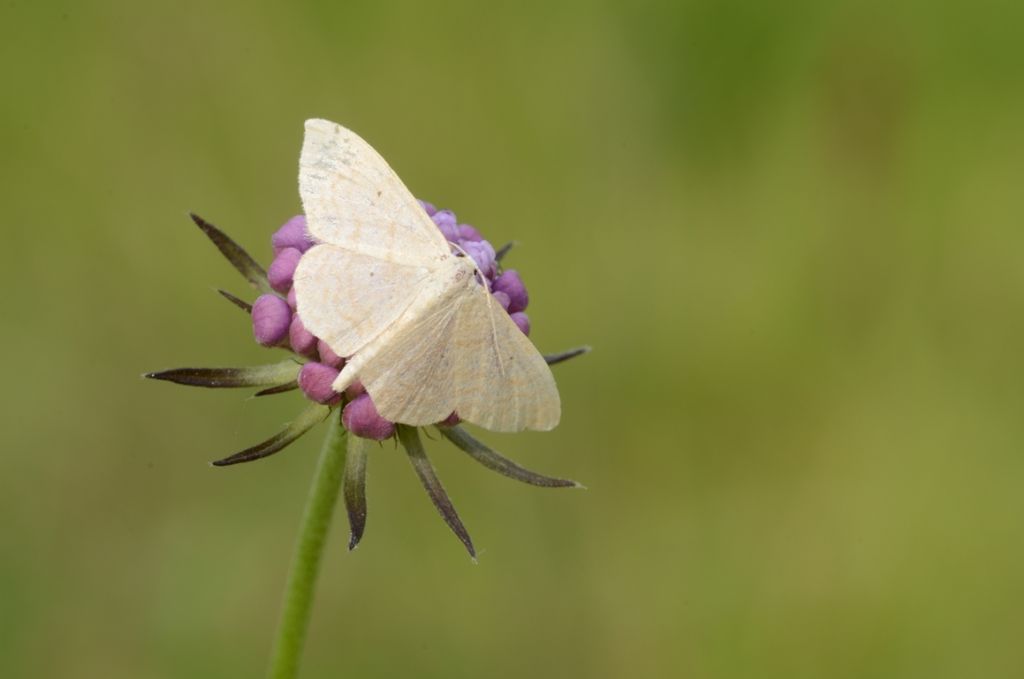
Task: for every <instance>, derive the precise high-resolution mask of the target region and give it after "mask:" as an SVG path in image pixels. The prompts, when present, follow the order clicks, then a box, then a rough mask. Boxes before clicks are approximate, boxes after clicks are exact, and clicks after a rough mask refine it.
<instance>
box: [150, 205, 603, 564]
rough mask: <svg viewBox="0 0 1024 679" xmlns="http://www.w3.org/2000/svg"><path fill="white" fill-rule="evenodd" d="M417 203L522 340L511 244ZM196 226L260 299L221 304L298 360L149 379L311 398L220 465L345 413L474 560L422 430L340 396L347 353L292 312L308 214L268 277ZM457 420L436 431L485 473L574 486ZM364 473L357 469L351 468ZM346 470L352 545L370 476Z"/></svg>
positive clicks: (261, 452)
mask: <svg viewBox="0 0 1024 679" xmlns="http://www.w3.org/2000/svg"><path fill="white" fill-rule="evenodd" d="M420 205H421V206H422V207H423V209H424V211H425V212H426V213H427V214H428V215H430V216H431V218H432V220H433V221H434V223H435V224H436V225H437V227H438V229H439V230H440V232H441V233H442V234H443V235H444V237H445V239H446V240H448V241H449V242H450V243H451V244H452V254H453V255H457V256H461V255H462V253H464V254H465V255H466V256H468V257H471V258H472V259H473V261H474V262H475V263H476V265H477V267H479V269H480V272H481V273H482V274H483V276H484V277H485V278H486V281H482V282H483V283H484V285H485V289H487V290H489V291H490V292H491V294H492V295H493V297H494V302H495V303H496V304H497V305H499V306H500V307H501V308H502V309H504V310H505V311H506V312H508V314H509V317H510V319H511V321H512V322H513V323H515V324H516V326H517V327H518V328H519V329H520V330H521V331H522V332H523V333H524V334H527V335H529V333H530V319H529V318H528V317H527V315H526V313H524V310H525V309H526V307H527V304H528V302H529V297H528V295H527V293H526V287H525V286H524V285H523V282H522V279H521V278H520V277H519V274H518V273H517V272H516V271H514V270H511V269H509V270H504V271H503V270H502V268H501V261H500V260H501V258H502V257H503V256H504V254H505V253H506V252H507V251H508V249H509V247H510V246H505V247H503V248H502V249H501V251H500V252H498V253H496V252H495V249H494V247H493V246H492V244H491V243H490V242H488V241H487V240H486V239H485V238H484V237H483V236H482V235H481V233H480V232H479V231H478V230H477V229H476V228H474V227H472V226H470V225H468V224H458V223H457V221H456V217H455V213H454V212H452V211H451V210H438V209H437V208H436V207H434V205H432V204H430V203H427V202H425V201H420ZM193 221H195V223H196V224H197V225H198V226H199V227H200V228H201V229H202V230H203V231H204V233H206V235H207V236H208V237H209V238H210V239H211V240H212V241H213V242H214V244H216V245H217V247H218V248H219V249H220V251H221V252H222V253H223V254H224V255H225V257H227V259H228V260H229V261H230V262H231V263H232V264H233V265H234V267H235V268H236V269H237V270H238V271H239V272H240V273H242V274H243V275H244V276H245V277H246V279H247V280H248V281H249V283H250V284H252V285H253V286H254V287H256V288H257V289H258V290H260V291H261V292H262V293H263V294H261V295H260V296H259V297H257V299H256V300H255V301H254V302H253V303H252V304H251V305H250V304H248V303H247V302H246V301H244V300H243V299H240V298H238V297H235V296H234V295H232V294H230V293H227V292H225V291H221V293H222V294H223V296H224V297H225V298H227V299H228V300H229V301H231V302H232V303H234V304H235V305H236V306H238V307H240V308H242V309H244V310H246V311H247V312H249V313H250V314H251V321H252V329H253V336H254V337H255V339H256V341H257V342H258V343H259V344H261V345H263V346H266V347H275V348H277V349H282V350H285V351H289V350H290V351H291V352H292V355H291V357H289V358H287V359H285V360H283V361H280V362H278V363H274V364H271V365H265V366H258V367H254V368H179V369H175V370H168V371H163V372H159V373H150V374H148V375H147V377H152V378H156V379H162V380H168V381H173V382H178V383H180V384H190V385H197V386H205V387H254V388H258V389H260V391H258V392H257V396H264V395H270V394H277V393H283V392H286V391H290V390H293V389H295V388H296V387H297V388H298V391H299V392H300V393H301V394H302V395H303V396H304V398H305V399H306V400H307V404H306V408H305V410H303V411H302V412H301V413H300V414H299V416H298V417H297V418H296V419H295V420H294V421H293V422H292V423H290V424H289V425H288V426H287V427H286V428H285V429H284V431H281V432H279V433H278V434H276V435H274V436H272V437H271V438H269V439H267V440H265V441H263V442H262V443H259V444H257V445H255V446H252V447H250V448H247V449H245V450H243V451H241V452H238V453H236V454H234V455H231V456H229V457H226V458H224V459H221V460H218V461H216V462H215V463H214V464H215V465H218V466H225V465H232V464H236V463H239V462H248V461H250V460H256V459H260V458H263V457H266V456H268V455H272V454H274V453H276V452H278V451H280V450H282V449H283V448H284V447H285V446H287V445H288V444H290V443H291V442H292V441H294V440H296V439H297V438H298V437H299V436H301V435H303V434H304V433H305V432H306V431H308V430H309V429H311V428H312V427H314V426H315V425H317V424H318V423H320V422H322V421H323V420H324V419H325V418H327V417H329V416H330V415H331V414H334V416H335V417H337V416H338V415H339V410H340V425H341V426H344V427H345V428H346V429H347V430H348V431H349V433H350V434H351V436H350V437H349V439H348V440H349V442H350V446H351V445H352V444H351V442H353V441H358V440H359V439H360V438H364V439H373V440H377V441H381V440H384V439H388V438H391V437H393V436H396V435H397V438H398V439H399V440H400V442H401V444H402V446H403V447H404V448H405V450H406V452H407V453H408V455H409V458H410V460H412V461H413V465H414V467H415V469H416V471H417V474H418V475H419V477H420V480H421V482H422V483H423V485H424V487H425V488H426V489H427V492H428V494H429V495H430V497H431V499H432V500H433V502H434V504H435V506H436V507H437V508H438V509H439V510H440V511H441V513H442V516H443V517H444V519H445V521H446V522H447V523H448V525H449V527H451V528H452V530H453V531H454V532H455V533H456V534H457V535H458V537H459V539H460V540H462V542H463V544H464V545H465V546H466V548H467V549H468V550H469V552H470V554H473V553H474V552H473V545H472V542H471V541H470V539H469V534H468V533H467V532H466V530H465V527H464V526H462V523H461V522H460V520H459V518H458V515H457V514H456V513H455V510H454V508H453V507H452V506H451V501H450V500H449V499H448V497H447V495H446V494H445V491H444V488H443V487H441V485H440V482H439V481H438V479H437V477H436V475H435V472H434V470H433V467H432V466H431V465H430V462H429V461H428V460H427V458H426V454H425V452H424V451H423V447H422V444H421V443H420V440H419V435H418V433H417V429H416V428H415V427H412V426H409V425H406V424H396V423H395V422H390V421H388V420H386V419H384V418H383V417H382V416H381V414H380V413H379V412H378V410H377V408H376V406H375V404H374V402H373V399H372V398H371V396H370V394H368V393H367V392H366V389H365V388H364V387H363V385H362V383H361V382H360V381H359V380H358V379H356V380H355V381H353V382H352V383H351V384H350V385H349V386H348V387H347V388H346V389H345V391H344V393H340V394H339V393H337V392H335V391H334V388H333V384H334V383H335V381H336V380H337V378H338V376H339V375H340V372H341V369H342V368H343V367H344V366H345V364H346V360H345V357H342V356H338V355H337V354H336V353H335V352H334V351H333V350H332V349H331V347H330V346H329V345H328V344H327V343H326V342H325V341H323V339H321V338H319V337H316V336H315V335H314V334H313V333H312V332H310V330H309V329H308V328H306V326H305V324H304V323H303V321H302V318H301V316H300V314H299V313H298V312H297V311H296V299H295V289H294V274H295V271H296V268H297V267H298V265H299V262H300V261H301V258H302V257H303V256H304V253H305V252H306V251H307V250H309V249H310V248H311V247H312V246H313V242H312V241H311V239H310V237H309V235H308V232H307V230H306V219H305V217H304V216H302V215H299V216H296V217H294V218H292V219H290V220H288V222H286V223H285V224H284V225H283V226H281V228H279V229H278V230H277V231H276V232H275V233H274V234H273V236H272V239H271V240H272V244H273V250H274V259H273V261H272V263H271V265H270V267H269V270H267V271H264V270H263V269H262V267H260V265H259V264H258V263H257V262H256V261H255V260H254V259H252V257H250V256H249V255H248V253H246V252H245V251H244V250H243V249H242V248H241V247H239V246H238V245H237V244H236V243H235V242H234V241H232V240H231V239H230V238H228V236H227V235H226V234H224V233H222V232H221V231H220V230H219V229H217V228H216V227H215V226H213V225H212V224H209V223H208V222H206V221H205V220H203V219H201V218H199V217H197V216H195V215H193ZM275 293H276V294H275ZM452 350H453V351H457V350H458V348H457V347H453V349H452ZM584 351H585V349H580V350H574V351H570V352H566V353H563V354H560V355H554V356H548V357H545V358H546V359H547V361H548V362H549V363H556V362H560V361H563V360H566V359H567V358H571V357H573V356H576V355H579V354H580V353H583V352H584ZM460 422H461V418H460V417H459V415H458V414H457V413H455V412H453V413H451V414H450V415H449V416H448V417H446V418H445V419H444V420H442V421H441V422H438V423H437V424H436V428H437V430H438V431H439V432H440V433H441V435H442V436H443V437H444V438H445V439H447V440H449V441H451V442H452V443H454V444H455V445H456V446H457V447H458V448H460V449H461V450H463V451H465V452H466V453H467V454H469V455H470V456H471V457H473V458H474V459H476V460H477V461H479V462H481V463H482V464H483V465H485V466H486V467H488V468H490V469H492V470H496V471H498V472H500V473H502V474H504V475H506V476H510V477H511V478H514V479H518V480H520V481H524V482H526V483H530V484H534V485H538V486H547V487H559V486H561V487H566V486H576V485H578V484H575V483H574V482H572V481H569V480H566V479H555V478H551V477H547V476H543V475H540V474H537V473H535V472H531V471H529V470H526V469H523V468H522V467H520V466H519V465H517V464H516V463H514V462H512V461H511V460H508V459H507V458H505V457H503V456H501V455H500V454H499V453H497V452H495V451H493V450H491V449H490V448H488V447H487V446H486V445H484V444H483V443H481V442H480V441H477V440H476V439H474V438H473V437H471V436H470V434H469V433H468V432H466V431H465V430H463V429H462V428H461V427H460V426H459V424H460ZM334 426H338V424H335V425H334ZM353 451H355V452H353ZM360 451H365V449H363V448H359V447H358V444H357V445H356V447H354V448H353V447H350V449H349V454H350V455H352V456H354V458H353V459H355V457H358V456H359V455H363V456H364V459H363V461H362V464H363V465H365V452H360ZM358 467H359V465H358V463H357V464H356V466H355V467H353V469H358ZM345 473H346V480H345V484H346V491H345V501H346V504H347V505H348V507H347V508H348V512H349V517H350V521H351V527H352V540H351V542H350V548H351V546H354V545H355V544H356V543H358V541H359V538H360V536H361V535H362V530H363V525H364V523H365V515H366V507H365V489H364V488H363V484H364V483H365V477H364V476H358V477H356V478H353V479H349V478H348V477H347V474H348V473H349V468H348V467H346V471H345ZM350 482H351V487H352V488H354V489H355V490H354V491H353V492H352V493H350V492H349V488H350V486H349V484H350ZM360 503H363V504H360ZM360 516H361V517H362V519H360V518H359V517H360Z"/></svg>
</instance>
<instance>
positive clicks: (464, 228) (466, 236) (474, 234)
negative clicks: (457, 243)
mask: <svg viewBox="0 0 1024 679" xmlns="http://www.w3.org/2000/svg"><path fill="white" fill-rule="evenodd" d="M459 239H460V240H468V241H481V240H483V239H484V237H483V236H481V235H480V232H479V231H477V230H476V229H474V228H473V227H472V226H470V225H469V224H459Z"/></svg>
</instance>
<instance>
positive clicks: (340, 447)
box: [268, 409, 365, 679]
mask: <svg viewBox="0 0 1024 679" xmlns="http://www.w3.org/2000/svg"><path fill="white" fill-rule="evenodd" d="M329 424H330V426H329V428H328V431H327V437H326V438H325V439H324V446H323V449H322V450H321V452H320V461H319V462H318V463H317V468H316V473H315V474H314V476H313V485H312V487H311V488H310V491H309V498H308V499H307V501H306V509H305V512H303V515H302V525H301V526H300V529H299V540H298V544H297V545H296V547H295V555H294V557H293V558H292V566H291V571H290V572H289V573H288V584H287V587H286V589H285V595H284V608H283V610H282V611H281V622H280V624H279V626H278V630H277V639H276V641H275V643H274V653H273V656H272V657H271V661H270V673H269V675H268V676H270V677H271V679H294V677H295V676H297V672H298V668H299V660H300V658H301V656H302V647H303V645H304V643H305V641H306V630H307V629H308V628H309V615H310V609H311V608H312V605H313V590H314V589H315V587H316V578H317V573H318V572H319V570H320V561H321V559H322V557H323V553H324V542H325V539H326V536H327V529H328V527H329V526H330V524H331V518H332V517H333V516H334V506H335V505H336V504H337V501H338V493H339V491H340V490H341V479H342V475H343V473H344V470H345V445H344V444H345V438H346V437H345V429H344V428H343V427H342V426H341V415H340V409H339V411H336V413H335V414H334V416H333V417H332V418H330V420H329ZM348 438H349V445H351V446H357V445H365V441H364V440H363V439H360V438H358V437H356V436H351V437H348Z"/></svg>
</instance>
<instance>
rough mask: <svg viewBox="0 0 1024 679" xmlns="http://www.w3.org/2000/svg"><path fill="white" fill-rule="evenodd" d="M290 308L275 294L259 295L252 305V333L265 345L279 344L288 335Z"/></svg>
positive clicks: (290, 318)
mask: <svg viewBox="0 0 1024 679" xmlns="http://www.w3.org/2000/svg"><path fill="white" fill-rule="evenodd" d="M291 322H292V310H291V308H290V307H289V306H288V302H286V301H284V300H283V299H281V298H280V297H278V296H277V295H260V296H259V297H258V298H256V301H255V302H253V305H252V334H253V336H254V337H255V338H256V341H257V342H259V343H260V344H262V345H263V346H265V347H272V346H275V345H276V344H279V343H280V342H282V341H283V340H284V338H285V337H287V336H288V326H289V325H291Z"/></svg>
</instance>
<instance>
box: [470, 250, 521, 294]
mask: <svg viewBox="0 0 1024 679" xmlns="http://www.w3.org/2000/svg"><path fill="white" fill-rule="evenodd" d="M461 245H462V249H463V250H465V251H466V254H467V255H469V256H470V257H472V258H473V261H474V262H476V265H477V266H478V267H480V271H481V273H483V275H484V276H486V277H487V278H493V277H494V274H495V272H496V271H497V268H498V267H497V260H495V259H494V248H493V247H491V244H490V243H488V242H487V241H485V240H481V241H463V242H462V243H461ZM509 297H511V295H510V296H509Z"/></svg>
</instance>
